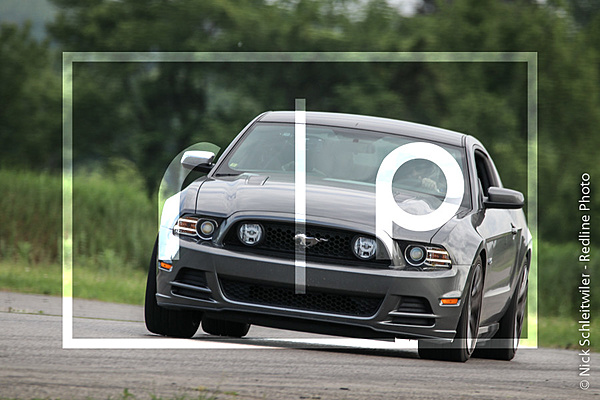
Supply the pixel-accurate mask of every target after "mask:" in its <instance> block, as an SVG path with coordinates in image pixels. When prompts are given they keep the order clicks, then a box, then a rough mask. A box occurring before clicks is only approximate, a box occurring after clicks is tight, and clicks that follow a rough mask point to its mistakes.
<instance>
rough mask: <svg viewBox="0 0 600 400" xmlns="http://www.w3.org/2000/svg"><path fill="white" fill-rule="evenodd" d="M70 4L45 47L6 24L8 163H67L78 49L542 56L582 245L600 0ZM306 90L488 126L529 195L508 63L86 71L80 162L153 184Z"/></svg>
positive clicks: (548, 188) (572, 234)
mask: <svg viewBox="0 0 600 400" xmlns="http://www.w3.org/2000/svg"><path fill="white" fill-rule="evenodd" d="M53 3H54V4H55V5H56V6H57V7H59V11H58V13H57V14H56V17H55V19H54V20H53V21H52V22H51V23H50V24H49V25H48V26H47V31H48V39H47V41H46V42H42V43H40V42H38V41H37V40H35V39H33V38H32V37H31V35H30V33H29V29H28V27H26V26H25V27H17V26H15V25H10V24H3V25H2V26H1V27H0V60H2V62H1V63H0V81H2V85H1V87H0V139H1V141H2V146H0V163H1V166H2V167H3V168H26V169H39V170H46V171H56V172H59V171H60V168H61V166H62V164H61V155H62V153H61V148H62V119H61V118H62V110H61V106H62V90H61V87H62V76H61V53H62V52H63V51H70V52H72V51H97V52H102V51H117V52H127V51H139V52H162V51H170V52H173V51H175V52H184V51H185V52H203V51H227V52H239V51H244V52H254V51H268V52H296V51H329V52H335V51H344V52H362V51H371V52H373V51H375V52H465V51H473V52H537V54H538V77H539V81H538V100H539V101H538V111H539V120H538V127H539V143H538V145H539V146H538V155H539V163H538V171H539V174H538V176H537V182H538V193H539V205H538V210H539V223H540V234H541V237H542V239H544V240H547V241H551V242H557V243H560V242H572V241H573V240H574V239H575V238H576V237H577V224H576V223H573V222H574V221H577V220H578V210H577V200H578V195H579V186H578V185H579V182H580V177H581V174H582V173H583V172H588V173H589V174H590V175H591V177H592V184H593V181H594V179H595V176H598V175H600V165H598V164H597V163H595V159H596V155H597V150H596V149H597V148H598V146H600V135H599V134H598V129H599V128H598V127H599V126H600V91H599V90H598V88H600V76H599V73H600V62H599V60H600V12H598V9H599V7H595V6H593V4H592V2H586V1H583V0H579V1H578V0H570V1H547V2H545V3H544V4H538V2H536V1H525V0H521V1H517V0H515V1H500V0H453V1H424V2H422V4H421V5H420V7H419V8H418V9H416V10H415V14H414V15H409V16H407V15H403V14H402V13H401V12H400V11H399V10H398V9H397V8H394V7H392V6H390V5H389V4H388V3H387V2H386V1H384V0H370V1H363V0H238V1H233V0H224V1H223V0H179V1H168V0H153V1H138V0H122V1H102V0H86V1H79V0H53ZM295 98H306V99H307V106H308V109H309V110H318V111H336V112H348V113H358V114H367V115H376V116H383V117H391V118H396V119H402V120H408V121H414V122H418V123H424V124H430V125H434V126H440V127H443V128H448V129H452V130H457V131H460V132H464V133H468V134H471V135H474V136H476V137H477V138H479V139H480V140H481V141H482V142H483V143H484V144H485V145H486V147H487V148H488V150H489V151H490V153H491V154H492V156H493V157H494V159H495V161H496V163H497V166H498V168H499V170H500V173H501V175H502V177H503V180H504V185H505V186H507V187H511V188H515V189H517V190H520V191H522V192H524V193H527V179H528V178H530V179H531V178H532V177H531V176H529V177H528V173H530V172H531V171H528V168H527V128H528V108H527V70H526V65H525V64H524V63H515V62H509V60H507V62H489V63H482V62H469V63H465V62H443V63H442V62H438V63H432V62H410V63H374V62H373V63H342V62H340V63H335V62H332V63H290V62H272V63H177V62H169V63H127V62H121V63H75V64H74V69H73V112H74V114H73V132H74V138H73V150H74V163H75V168H76V171H77V170H78V169H79V170H95V171H98V170H100V171H103V173H106V174H108V175H110V174H111V173H116V172H115V170H117V169H123V168H125V167H126V168H129V169H130V170H131V171H133V172H132V173H135V174H138V175H139V176H140V177H142V178H143V180H144V182H145V186H146V190H147V191H148V193H149V194H152V193H154V192H155V191H156V189H157V185H158V183H159V182H160V178H161V176H162V173H163V172H164V170H165V168H166V166H167V165H168V163H169V162H170V160H171V159H172V157H173V156H174V155H176V154H177V153H178V152H180V151H181V150H182V149H184V148H186V147H188V146H189V145H191V144H194V143H198V142H212V143H215V144H217V145H219V146H220V147H221V148H224V147H225V146H226V145H227V144H228V143H229V141H230V140H231V139H232V138H233V137H234V136H235V135H236V134H237V133H238V132H239V131H240V130H241V129H242V128H243V127H244V126H245V125H246V123H247V122H248V121H250V120H251V119H252V118H253V117H255V116H256V115H258V114H259V113H261V112H263V111H266V110H281V109H288V110H289V109H293V107H294V99H295ZM534 179H535V177H534ZM594 204H595V207H597V208H600V201H598V200H597V198H594ZM594 229H596V232H599V233H600V231H598V228H596V227H595V225H594Z"/></svg>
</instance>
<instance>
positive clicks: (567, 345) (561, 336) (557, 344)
mask: <svg viewBox="0 0 600 400" xmlns="http://www.w3.org/2000/svg"><path fill="white" fill-rule="evenodd" d="M538 331H539V336H538V339H539V347H553V348H561V349H574V350H579V349H581V348H582V347H581V346H580V345H579V340H581V332H579V324H578V320H577V319H576V318H565V317H541V318H539V320H538ZM590 333H591V337H590V341H591V349H592V351H595V352H597V351H600V330H599V329H598V328H597V327H596V326H593V325H592V326H591V328H590ZM587 347H588V346H585V347H584V348H587Z"/></svg>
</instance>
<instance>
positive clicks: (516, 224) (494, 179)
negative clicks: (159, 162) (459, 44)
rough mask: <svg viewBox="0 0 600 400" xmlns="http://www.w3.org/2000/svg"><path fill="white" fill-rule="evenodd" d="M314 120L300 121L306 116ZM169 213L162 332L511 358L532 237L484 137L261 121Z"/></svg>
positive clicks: (157, 306) (155, 305) (150, 316)
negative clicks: (266, 331) (258, 333)
mask: <svg viewBox="0 0 600 400" xmlns="http://www.w3.org/2000/svg"><path fill="white" fill-rule="evenodd" d="M299 115H300V117H299ZM181 165H182V166H183V167H185V168H187V169H188V170H196V171H201V172H204V173H205V175H203V176H201V177H200V178H198V179H196V180H195V181H193V182H192V183H191V184H189V185H188V186H187V187H186V188H185V189H183V190H181V191H180V192H179V193H177V194H176V195H175V196H172V197H171V198H169V199H168V200H167V201H166V202H165V204H164V207H163V211H162V216H161V223H160V229H159V234H158V239H157V243H156V245H155V249H154V251H153V254H152V257H151V262H150V267H149V273H148V281H147V289H146V300H145V320H146V326H147V328H148V330H149V331H151V332H153V333H156V334H159V335H165V336H171V337H182V338H188V337H193V336H194V335H195V334H196V332H197V330H198V328H199V327H200V325H201V326H202V329H203V330H204V331H205V332H206V333H208V334H211V335H218V336H227V337H237V338H240V337H243V336H245V335H246V334H247V333H248V330H249V328H250V326H251V325H252V324H254V325H260V326H267V327H274V328H280V329H288V330H299V331H306V332H314V333H321V334H331V335H338V336H348V337H360V338H374V339H390V338H392V339H393V338H404V339H417V340H418V349H419V355H420V356H421V357H422V358H429V359H440V360H450V361H462V362H464V361H466V360H468V359H469V358H470V357H471V356H472V355H475V356H482V357H488V358H495V359H503V360H510V359H512V358H513V357H514V355H515V352H516V350H517V346H518V342H519V338H520V335H521V329H522V326H523V320H524V315H525V304H526V299H527V288H528V272H529V262H530V257H531V256H530V254H531V242H532V241H531V235H530V233H529V230H528V228H527V224H526V220H525V215H524V212H523V210H522V208H523V206H524V197H523V195H522V194H521V193H519V192H517V191H514V190H510V189H506V188H504V187H503V186H502V182H501V180H500V176H499V174H498V171H497V169H496V167H495V166H494V163H493V161H492V159H491V157H490V155H489V153H488V152H487V151H486V149H485V147H484V146H483V145H482V144H481V143H480V142H479V141H478V140H477V139H475V138H474V137H472V136H469V135H465V134H461V133H457V132H452V131H449V130H445V129H440V128H434V127H430V126H425V125H420V124H415V123H409V122H404V121H397V120H391V119H385V118H376V117H367V116H358V115H348V114H337V113H321V112H302V114H299V112H294V111H287V112H286V111H280V112H267V113H264V114H261V115H259V116H258V117H256V118H255V119H254V120H253V121H252V122H250V123H249V124H248V126H246V127H245V128H244V129H243V130H242V132H241V133H240V134H239V135H238V136H237V137H236V138H235V139H234V140H233V142H232V143H231V144H230V145H229V146H228V148H227V149H226V150H225V151H224V152H223V153H222V155H221V156H220V157H219V159H218V160H217V161H216V162H215V154H213V153H211V152H207V151H187V152H185V153H184V154H183V156H182V157H181Z"/></svg>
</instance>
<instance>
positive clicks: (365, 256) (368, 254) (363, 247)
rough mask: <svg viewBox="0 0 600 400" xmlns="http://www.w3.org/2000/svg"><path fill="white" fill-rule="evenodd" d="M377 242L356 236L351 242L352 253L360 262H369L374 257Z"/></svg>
mask: <svg viewBox="0 0 600 400" xmlns="http://www.w3.org/2000/svg"><path fill="white" fill-rule="evenodd" d="M376 251H377V242H376V241H375V239H371V238H368V237H364V236H357V237H355V238H354V240H353V241H352V252H353V253H354V255H355V256H356V257H358V258H360V259H361V260H370V259H371V258H373V257H375V252H376Z"/></svg>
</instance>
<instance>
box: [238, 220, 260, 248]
mask: <svg viewBox="0 0 600 400" xmlns="http://www.w3.org/2000/svg"><path fill="white" fill-rule="evenodd" d="M238 238H239V239H240V241H241V242H242V243H244V244H245V245H246V246H254V245H257V244H258V243H260V241H261V240H262V238H263V228H262V226H261V225H260V224H241V225H240V227H239V228H238Z"/></svg>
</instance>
